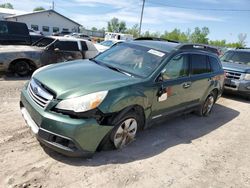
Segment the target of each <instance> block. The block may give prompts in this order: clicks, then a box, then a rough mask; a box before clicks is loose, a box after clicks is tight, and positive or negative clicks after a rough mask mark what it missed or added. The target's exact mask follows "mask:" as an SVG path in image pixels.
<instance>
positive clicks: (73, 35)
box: [65, 33, 91, 41]
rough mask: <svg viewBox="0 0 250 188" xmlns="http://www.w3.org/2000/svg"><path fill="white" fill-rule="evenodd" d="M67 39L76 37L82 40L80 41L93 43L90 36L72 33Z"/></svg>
mask: <svg viewBox="0 0 250 188" xmlns="http://www.w3.org/2000/svg"><path fill="white" fill-rule="evenodd" d="M65 37H75V38H80V39H85V40H88V41H91V38H90V36H88V35H85V34H82V33H71V34H70V35H65Z"/></svg>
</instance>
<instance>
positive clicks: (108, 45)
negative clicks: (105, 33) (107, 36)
mask: <svg viewBox="0 0 250 188" xmlns="http://www.w3.org/2000/svg"><path fill="white" fill-rule="evenodd" d="M117 43H122V41H117V40H105V41H102V42H100V43H95V44H94V45H95V47H96V49H97V50H98V51H99V52H104V51H105V50H107V49H109V48H111V47H112V46H113V45H114V44H117Z"/></svg>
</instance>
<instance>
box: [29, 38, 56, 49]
mask: <svg viewBox="0 0 250 188" xmlns="http://www.w3.org/2000/svg"><path fill="white" fill-rule="evenodd" d="M55 40H56V39H53V38H42V39H40V40H38V41H37V42H35V43H33V44H32V46H37V47H46V46H48V45H49V44H51V43H52V42H54V41H55Z"/></svg>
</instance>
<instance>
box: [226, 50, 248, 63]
mask: <svg viewBox="0 0 250 188" xmlns="http://www.w3.org/2000/svg"><path fill="white" fill-rule="evenodd" d="M221 61H225V62H233V63H240V64H246V65H250V52H240V51H228V52H226V53H225V54H224V55H223V56H222V57H221Z"/></svg>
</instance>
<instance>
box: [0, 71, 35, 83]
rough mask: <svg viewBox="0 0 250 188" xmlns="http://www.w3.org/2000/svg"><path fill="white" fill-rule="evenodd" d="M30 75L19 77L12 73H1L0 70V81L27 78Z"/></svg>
mask: <svg viewBox="0 0 250 188" xmlns="http://www.w3.org/2000/svg"><path fill="white" fill-rule="evenodd" d="M30 77H31V75H30V76H24V77H20V76H18V75H16V74H13V73H1V72H0V81H18V80H29V79H30Z"/></svg>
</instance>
